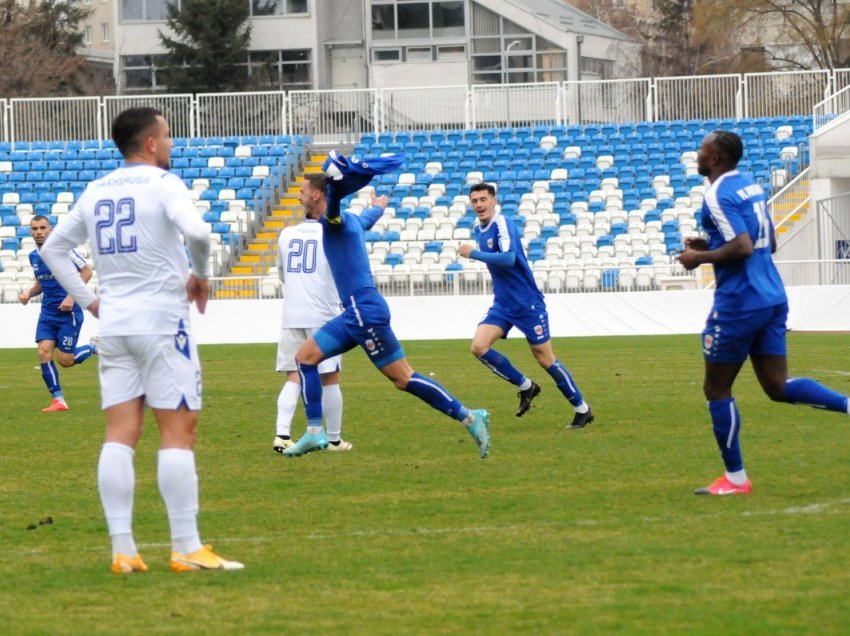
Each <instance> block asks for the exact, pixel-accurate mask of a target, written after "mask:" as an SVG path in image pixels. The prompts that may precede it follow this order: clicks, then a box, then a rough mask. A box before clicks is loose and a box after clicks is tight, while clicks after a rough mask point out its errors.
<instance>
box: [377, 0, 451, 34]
mask: <svg viewBox="0 0 850 636" xmlns="http://www.w3.org/2000/svg"><path fill="white" fill-rule="evenodd" d="M465 4H466V3H465V2H463V1H462V0H461V1H458V0H451V1H448V2H447V1H443V0H420V1H414V0H374V2H373V3H372V39H373V40H411V39H420V40H427V39H432V38H445V37H453V38H460V37H463V36H464V35H465V34H466V13H465V9H464V7H465Z"/></svg>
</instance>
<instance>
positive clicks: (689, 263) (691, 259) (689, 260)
mask: <svg viewBox="0 0 850 636" xmlns="http://www.w3.org/2000/svg"><path fill="white" fill-rule="evenodd" d="M703 251H705V250H695V249H692V248H690V247H686V248H685V251H684V252H682V253H681V254H679V259H678V260H679V262H680V263H681V264H682V267H684V268H685V269H686V270H688V271H690V270H692V269H696V268H697V267H699V266H700V265H701V260H700V257H701V254H700V252H703Z"/></svg>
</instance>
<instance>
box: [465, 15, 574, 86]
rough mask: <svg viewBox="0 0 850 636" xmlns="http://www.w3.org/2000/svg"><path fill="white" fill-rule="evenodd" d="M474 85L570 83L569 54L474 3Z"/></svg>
mask: <svg viewBox="0 0 850 636" xmlns="http://www.w3.org/2000/svg"><path fill="white" fill-rule="evenodd" d="M471 23H472V33H471V41H470V44H471V47H472V48H471V54H470V62H471V64H470V73H471V80H472V83H473V84H525V83H530V82H559V81H564V80H566V79H567V53H566V51H565V50H564V49H562V48H558V47H557V46H555V45H554V44H553V43H552V42H549V41H548V40H546V39H545V38H542V37H540V36H537V35H534V34H532V33H528V32H527V31H526V30H525V29H524V28H522V27H520V26H519V25H517V24H515V23H513V22H511V21H510V20H508V19H506V18H504V17H502V16H500V15H498V14H496V13H494V12H492V11H490V10H489V9H486V8H484V7H483V6H481V5H480V4H479V3H477V2H474V3H472V18H471Z"/></svg>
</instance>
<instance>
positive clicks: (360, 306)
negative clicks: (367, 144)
mask: <svg viewBox="0 0 850 636" xmlns="http://www.w3.org/2000/svg"><path fill="white" fill-rule="evenodd" d="M401 160H402V157H401V156H391V157H382V158H380V159H364V160H363V161H362V162H361V161H359V160H358V159H356V158H351V159H347V158H345V157H343V156H342V155H339V154H337V153H335V152H331V154H330V156H329V157H328V159H327V160H326V161H325V164H324V170H325V174H326V175H328V179H327V180H326V185H325V193H326V196H327V209H326V211H325V213H324V214H323V215H322V217H321V219H320V222H321V224H322V230H323V236H322V241H323V244H324V247H325V255H326V256H327V258H328V263H329V264H330V267H331V273H332V274H333V277H334V281H335V283H336V287H337V290H338V291H339V296H340V298H341V299H342V305H343V308H344V311H343V313H342V314H341V315H340V316H338V317H336V318H334V319H333V320H331V321H329V322H328V323H326V324H325V325H324V326H323V327H322V328H321V329H319V330H318V331H317V332H316V333H314V334H313V335H312V336H311V337H310V338H309V339H308V340H307V342H305V343H304V344H303V345H302V346H301V348H300V349H299V350H298V353H297V354H296V356H295V359H296V360H297V362H298V369H299V372H300V374H301V395H302V399H303V401H304V408H305V410H306V411H307V432H306V433H305V434H304V435H303V436H302V437H301V438H300V439H299V440H298V442H296V443H295V445H294V446H293V447H292V448H288V449H287V450H285V451H283V454H284V455H289V456H298V455H303V454H304V453H309V452H311V451H314V450H320V449H323V448H325V447H326V446H327V444H328V441H327V435H326V434H325V431H324V429H323V428H322V383H321V381H320V379H319V371H318V365H319V363H321V362H322V361H323V360H325V359H327V358H330V357H332V356H335V355H339V354H341V353H344V352H346V351H349V350H350V349H353V348H354V347H356V346H358V345H359V346H360V347H361V348H362V349H363V350H364V351H365V352H366V355H367V356H369V359H370V360H371V361H372V364H374V365H375V367H377V368H378V369H379V370H380V371H381V373H383V374H384V375H385V376H386V377H387V378H388V379H389V380H390V381H391V382H392V383H393V385H395V387H396V388H397V389H399V390H402V391H406V392H408V393H410V394H412V395H415V396H416V397H418V398H419V399H420V400H422V401H423V402H425V403H426V404H428V405H429V406H431V407H433V408H435V409H437V410H438V411H441V412H442V413H445V414H446V415H448V416H449V417H452V418H454V419H456V420H458V421H459V422H461V423H463V424H464V426H466V428H467V430H468V431H469V434H470V435H471V436H472V438H473V439H474V440H475V443H476V445H477V446H478V454H479V456H480V457H481V458H482V459H483V458H485V457H487V454H488V453H489V449H490V433H489V417H490V416H489V414H488V413H487V411H485V410H483V409H479V410H470V409H468V408H467V407H465V406H464V405H463V404H461V403H460V402H459V401H458V400H457V398H455V397H454V396H453V395H452V394H451V393H449V392H448V391H447V390H446V389H445V388H444V387H442V386H441V385H440V384H438V383H437V382H435V381H434V380H432V379H430V378H427V377H425V376H423V375H420V374H419V373H416V372H415V371H414V370H413V369H412V368H411V366H410V364H409V363H408V361H407V358H405V355H404V350H403V349H402V347H401V344H400V343H399V341H398V339H397V338H396V336H395V334H394V333H393V330H392V327H391V326H390V311H389V307H388V306H387V302H386V300H384V297H383V296H381V294H380V293H379V292H378V290H377V289H376V287H375V282H374V280H373V278H372V272H371V269H370V267H369V258H368V254H367V252H366V244H365V241H364V232H365V231H366V230H368V229H369V228H371V227H372V225H374V224H375V222H376V221H377V220H378V219H379V218H380V217H381V216H382V215H383V213H384V208H386V206H387V197H385V196H383V197H373V198H372V207H370V208H368V209H366V210H364V211H363V212H362V213H361V214H360V215H359V216H358V215H355V214H352V213H350V212H342V211H341V210H340V199H341V198H342V197H343V196H345V195H347V194H350V193H352V192H354V191H356V190H359V189H360V188H362V187H364V186H365V185H366V184H368V183H369V181H370V180H371V179H372V176H374V175H375V174H380V173H382V172H388V171H390V170H393V169H395V168H397V167H398V166H399V165H400V164H401Z"/></svg>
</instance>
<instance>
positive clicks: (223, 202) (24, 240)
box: [0, 136, 309, 302]
mask: <svg viewBox="0 0 850 636" xmlns="http://www.w3.org/2000/svg"><path fill="white" fill-rule="evenodd" d="M174 142H175V147H174V150H173V158H172V168H171V171H172V172H173V173H174V174H176V175H177V176H179V177H181V178H182V179H183V180H184V181H185V183H186V185H187V187H189V189H190V191H191V192H192V196H193V198H195V200H196V207H197V210H198V213H199V214H200V215H202V216H203V218H204V221H205V222H207V223H208V224H209V227H210V232H211V240H212V242H213V245H214V249H213V254H212V255H211V257H210V261H211V262H210V264H211V267H212V271H213V273H214V275H220V274H223V273H225V264H226V263H229V262H230V258H229V255H230V250H231V249H233V247H234V246H238V245H240V244H241V243H242V242H243V239H242V235H244V234H246V233H250V232H251V231H253V226H254V224H255V222H256V218H257V213H258V212H260V210H259V209H258V205H259V203H258V202H259V201H260V200H262V198H263V197H262V194H261V192H262V190H263V188H270V187H271V184H272V175H273V174H274V172H275V171H276V170H277V169H278V166H279V165H281V164H282V163H285V162H287V161H289V160H291V157H290V155H291V154H292V153H300V152H301V149H302V148H303V147H304V146H305V145H306V144H307V143H308V142H309V139H307V138H303V137H298V136H296V137H291V136H265V137H263V138H262V139H258V138H256V137H250V136H247V137H242V138H239V137H228V138H221V137H210V138H206V139H201V138H199V139H190V140H186V139H175V140H174ZM118 165H120V155H119V153H118V151H117V149H116V148H115V147H114V145H113V144H112V143H111V142H98V141H93V140H77V141H68V142H32V143H29V144H24V143H18V144H15V146H14V149H13V147H12V146H11V145H10V146H9V147H8V148H3V149H0V248H2V251H3V253H4V254H6V255H7V256H6V257H4V259H3V261H2V262H0V266H3V270H4V271H5V272H6V276H5V278H4V280H3V281H2V283H0V296H2V299H3V301H4V302H17V292H19V289H20V288H21V287H23V286H25V285H26V286H29V285H31V276H32V268H31V267H30V266H29V262H28V260H27V258H26V255H27V254H28V253H29V252H30V251H31V250H32V249H34V245H33V244H32V243H31V239H30V235H29V221H30V219H31V218H32V216H33V215H35V214H44V215H47V216H49V218H50V219H51V222H52V223H56V222H57V221H58V220H59V219H61V217H62V215H64V214H67V213H68V212H69V210H70V208H71V206H72V205H73V203H74V201H75V200H76V199H77V197H79V195H80V194H81V193H82V192H83V190H84V189H85V187H86V185H87V184H88V182H90V181H92V180H94V179H96V178H98V177H100V176H102V175H104V174H106V173H107V172H109V171H110V170H113V169H114V168H116V167H117V166H118ZM9 257H11V258H9ZM9 262H14V263H15V264H16V265H11V264H8V265H7V263H9Z"/></svg>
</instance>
